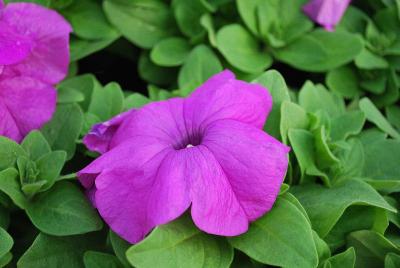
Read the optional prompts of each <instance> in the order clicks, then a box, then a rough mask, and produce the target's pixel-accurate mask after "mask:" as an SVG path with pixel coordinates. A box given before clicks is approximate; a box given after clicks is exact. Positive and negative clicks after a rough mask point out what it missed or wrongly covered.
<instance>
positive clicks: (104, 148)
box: [78, 71, 289, 243]
mask: <svg viewBox="0 0 400 268" xmlns="http://www.w3.org/2000/svg"><path fill="white" fill-rule="evenodd" d="M271 107H272V98H271V96H270V94H269V93H268V91H267V90H266V89H265V88H263V87H262V86H260V85H258V84H250V83H246V82H243V81H239V80H236V79H235V77H234V75H233V73H231V72H230V71H224V72H221V73H219V74H217V75H215V76H213V77H212V78H210V79H209V80H208V81H206V82H205V83H204V84H203V85H202V86H200V87H199V88H197V89H196V90H195V91H194V92H193V93H192V94H191V95H190V96H189V97H187V98H173V99H170V100H166V101H159V102H153V103H150V104H147V105H145V106H143V107H142V108H140V109H137V110H131V111H129V112H127V113H124V114H122V115H121V116H119V117H117V118H114V119H112V120H110V121H107V122H105V123H103V124H100V125H96V126H95V127H94V128H93V129H92V131H91V132H90V133H89V134H88V135H87V136H86V137H85V140H84V142H85V144H86V146H87V147H88V148H89V149H91V150H96V151H98V152H100V153H102V155H101V156H100V157H99V158H97V159H96V160H94V161H93V162H92V163H91V164H90V165H88V166H87V167H86V168H84V169H83V170H81V171H80V172H79V173H78V176H79V179H80V181H81V183H82V185H83V186H84V187H85V188H87V189H88V194H89V196H90V199H91V200H92V202H93V204H94V206H95V207H97V209H98V211H99V213H100V215H101V216H102V217H103V219H104V220H105V221H106V222H107V223H108V225H110V227H111V229H112V230H113V231H115V232H116V233H118V234H119V235H120V236H122V237H123V238H124V239H126V240H128V241H129V242H131V243H136V242H138V241H140V240H142V239H143V238H144V237H145V235H146V234H148V233H149V232H150V231H151V230H152V229H153V228H154V227H155V226H157V225H160V224H165V223H168V222H170V221H172V220H174V219H176V218H178V217H179V216H181V215H182V214H183V213H184V212H185V211H186V210H187V209H188V208H190V211H191V216H192V219H193V221H194V223H195V225H196V226H198V227H199V228H200V229H201V230H203V231H205V232H207V233H210V234H216V235H223V236H235V235H239V234H241V233H244V232H246V231H247V229H248V225H249V222H251V221H254V220H256V219H257V218H259V217H261V216H262V215H264V214H265V213H266V212H267V211H269V210H270V209H271V208H272V206H273V204H274V202H275V200H276V198H277V195H278V193H279V190H280V186H281V184H282V182H283V180H284V177H285V174H286V170H287V166H288V157H287V153H288V152H289V148H288V147H287V146H286V145H284V144H282V143H280V142H279V141H278V140H276V139H275V138H273V137H271V136H269V135H268V134H267V133H265V132H264V131H263V130H262V128H263V125H264V122H265V120H266V118H267V116H268V113H269V112H270V110H271Z"/></svg>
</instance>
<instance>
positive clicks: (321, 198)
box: [289, 179, 396, 238]
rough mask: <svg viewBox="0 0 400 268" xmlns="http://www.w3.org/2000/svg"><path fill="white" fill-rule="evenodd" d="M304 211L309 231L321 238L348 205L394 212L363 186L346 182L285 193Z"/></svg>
mask: <svg viewBox="0 0 400 268" xmlns="http://www.w3.org/2000/svg"><path fill="white" fill-rule="evenodd" d="M289 191H290V192H291V193H293V194H294V195H295V196H296V197H297V198H298V199H299V201H300V203H301V204H302V205H303V207H304V208H305V209H306V211H307V214H308V216H309V217H310V219H311V222H312V226H313V229H314V230H315V231H316V232H317V233H318V235H319V236H320V237H322V238H324V237H325V236H326V235H327V234H328V233H329V231H330V230H332V228H333V226H334V225H335V224H336V223H337V221H338V220H339V218H340V217H341V216H342V215H343V212H344V211H345V210H346V209H347V208H348V207H349V206H351V205H360V204H362V205H368V206H375V207H380V208H384V209H386V210H389V211H396V210H395V209H394V208H393V207H391V206H390V205H389V204H388V203H387V202H386V201H385V199H383V197H382V196H381V195H379V194H378V192H376V191H375V190H374V189H373V188H372V187H371V186H369V185H368V184H367V183H365V182H363V181H361V180H358V179H350V180H346V181H342V182H341V183H337V184H335V185H334V186H333V187H331V188H327V187H324V186H321V185H317V184H313V185H311V184H310V185H301V186H293V187H291V188H290V190H289Z"/></svg>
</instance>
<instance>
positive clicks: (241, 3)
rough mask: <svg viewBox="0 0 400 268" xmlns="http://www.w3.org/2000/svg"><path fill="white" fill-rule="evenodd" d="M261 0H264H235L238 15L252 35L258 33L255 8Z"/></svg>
mask: <svg viewBox="0 0 400 268" xmlns="http://www.w3.org/2000/svg"><path fill="white" fill-rule="evenodd" d="M262 1H264V0H236V5H237V9H238V11H239V14H240V17H241V18H242V20H243V21H244V23H245V25H246V26H247V28H249V30H250V31H251V32H252V33H253V34H254V35H259V29H258V24H259V21H258V16H257V9H258V6H259V4H260V3H261V2H262Z"/></svg>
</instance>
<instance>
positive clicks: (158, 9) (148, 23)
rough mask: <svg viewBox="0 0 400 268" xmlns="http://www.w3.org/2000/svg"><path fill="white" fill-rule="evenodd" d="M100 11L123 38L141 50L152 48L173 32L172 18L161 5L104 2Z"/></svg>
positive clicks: (153, 0) (138, 0)
mask: <svg viewBox="0 0 400 268" xmlns="http://www.w3.org/2000/svg"><path fill="white" fill-rule="evenodd" d="M103 8H104V12H105V13H106V15H107V18H108V19H109V21H110V22H111V23H112V24H113V25H114V26H115V27H116V28H117V29H118V30H119V31H120V32H121V33H122V35H123V36H124V37H126V38H127V39H128V40H129V41H131V42H132V43H134V44H135V45H137V46H139V47H141V48H151V47H153V46H154V45H155V44H156V43H158V42H159V41H161V40H162V39H163V38H165V37H168V36H171V35H172V34H173V33H174V32H175V27H174V22H173V17H172V14H171V12H170V9H169V8H168V6H167V4H166V3H164V2H163V1H158V0H106V1H104V3H103Z"/></svg>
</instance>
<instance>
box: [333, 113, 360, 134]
mask: <svg viewBox="0 0 400 268" xmlns="http://www.w3.org/2000/svg"><path fill="white" fill-rule="evenodd" d="M331 122H332V124H331V131H330V137H331V139H332V141H339V140H345V139H347V138H348V137H349V136H351V135H357V134H358V133H360V132H361V130H362V128H363V126H364V123H365V115H364V113H363V112H360V111H350V112H346V113H344V114H342V115H340V116H338V117H335V118H334V119H333V120H332V121H331Z"/></svg>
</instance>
